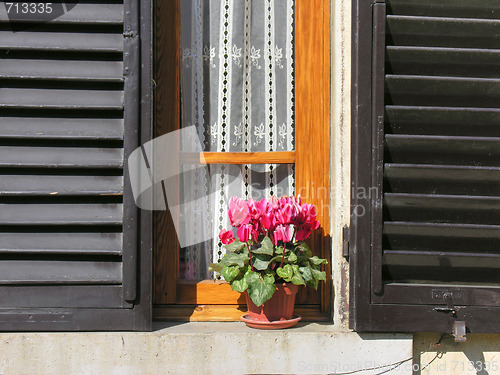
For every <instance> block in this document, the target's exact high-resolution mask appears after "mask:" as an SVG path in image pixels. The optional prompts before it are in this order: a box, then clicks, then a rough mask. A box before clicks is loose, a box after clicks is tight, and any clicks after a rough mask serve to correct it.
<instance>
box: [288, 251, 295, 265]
mask: <svg viewBox="0 0 500 375" xmlns="http://www.w3.org/2000/svg"><path fill="white" fill-rule="evenodd" d="M288 263H297V255H295V253H294V252H293V251H290V254H288Z"/></svg>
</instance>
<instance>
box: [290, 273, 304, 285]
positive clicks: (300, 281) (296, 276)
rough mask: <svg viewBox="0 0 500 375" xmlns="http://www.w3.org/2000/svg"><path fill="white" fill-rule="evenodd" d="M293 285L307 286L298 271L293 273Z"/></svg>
mask: <svg viewBox="0 0 500 375" xmlns="http://www.w3.org/2000/svg"><path fill="white" fill-rule="evenodd" d="M292 284H295V285H306V282H305V281H304V278H303V277H302V276H300V273H299V272H298V271H297V272H295V271H294V272H293V276H292Z"/></svg>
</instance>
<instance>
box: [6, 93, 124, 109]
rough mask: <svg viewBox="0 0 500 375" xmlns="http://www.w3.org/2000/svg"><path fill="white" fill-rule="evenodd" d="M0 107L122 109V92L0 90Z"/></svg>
mask: <svg viewBox="0 0 500 375" xmlns="http://www.w3.org/2000/svg"><path fill="white" fill-rule="evenodd" d="M0 102H1V105H0V107H3V108H48V109H115V110H121V109H122V108H123V92H122V91H117V90H59V89H31V88H30V89H28V88H26V89H24V88H22V89H20V88H8V89H7V88H1V89H0Z"/></svg>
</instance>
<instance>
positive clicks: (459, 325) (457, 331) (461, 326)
mask: <svg viewBox="0 0 500 375" xmlns="http://www.w3.org/2000/svg"><path fill="white" fill-rule="evenodd" d="M465 333H466V328H465V322H464V321H461V320H459V321H455V322H453V336H454V337H455V342H466V341H467V338H466V337H465Z"/></svg>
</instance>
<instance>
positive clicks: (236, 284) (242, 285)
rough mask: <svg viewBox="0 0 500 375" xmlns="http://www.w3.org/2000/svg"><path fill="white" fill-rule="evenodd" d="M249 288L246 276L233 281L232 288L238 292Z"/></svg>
mask: <svg viewBox="0 0 500 375" xmlns="http://www.w3.org/2000/svg"><path fill="white" fill-rule="evenodd" d="M247 288H248V283H247V280H246V278H244V277H242V278H241V279H239V280H233V282H232V283H231V289H233V290H235V291H236V292H240V293H243V292H244V291H245V290H247Z"/></svg>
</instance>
